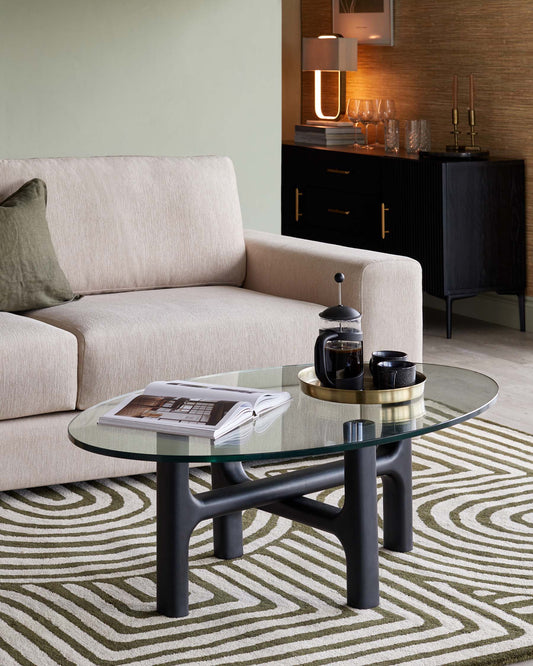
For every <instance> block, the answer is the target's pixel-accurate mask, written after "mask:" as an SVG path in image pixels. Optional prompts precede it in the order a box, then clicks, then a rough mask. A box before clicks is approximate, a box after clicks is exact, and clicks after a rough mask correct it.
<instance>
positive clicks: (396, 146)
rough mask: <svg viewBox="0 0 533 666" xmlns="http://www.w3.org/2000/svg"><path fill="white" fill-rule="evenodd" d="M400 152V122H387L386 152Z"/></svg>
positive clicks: (391, 119) (393, 120)
mask: <svg viewBox="0 0 533 666" xmlns="http://www.w3.org/2000/svg"><path fill="white" fill-rule="evenodd" d="M399 150H400V122H399V121H398V120H396V119H395V118H389V119H388V120H385V151H386V152H388V153H397V152H398V151H399Z"/></svg>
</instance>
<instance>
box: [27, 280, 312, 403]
mask: <svg viewBox="0 0 533 666" xmlns="http://www.w3.org/2000/svg"><path fill="white" fill-rule="evenodd" d="M323 309H324V308H323V306H321V305H316V304H312V303H306V302H303V301H294V300H291V299H286V298H280V297H278V296H270V295H268V294H262V293H258V292H253V291H250V290H248V289H242V288H239V287H226V286H212V287H183V288H179V289H158V290H152V291H136V292H125V293H118V294H98V295H93V296H84V297H83V298H81V299H80V300H78V301H73V302H72V303H66V304H64V305H61V306H57V307H52V308H47V309H44V310H37V311H33V312H31V313H29V315H28V316H31V317H34V318H36V319H39V320H40V321H43V322H47V323H49V324H52V325H54V326H57V327H59V328H63V329H65V330H66V331H70V332H72V333H74V334H75V335H76V337H77V338H78V345H79V390H78V402H77V407H78V409H85V408H87V407H89V406H91V405H93V404H95V403H97V402H99V401H101V400H105V399H108V398H111V397H113V396H115V395H119V394H122V393H126V392H128V391H133V390H136V389H141V388H144V387H145V386H146V385H147V384H148V383H149V382H151V381H153V380H159V379H161V380H165V379H166V380H170V379H177V378H188V377H194V376H197V375H203V374H210V373H216V372H223V371H228V370H238V369H247V368H254V367H268V366H277V365H285V364H293V363H306V362H312V358H313V345H314V340H315V338H316V336H317V333H318V313H319V312H320V311H321V310H323Z"/></svg>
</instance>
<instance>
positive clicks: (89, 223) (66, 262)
mask: <svg viewBox="0 0 533 666" xmlns="http://www.w3.org/2000/svg"><path fill="white" fill-rule="evenodd" d="M32 178H40V179H42V180H43V181H44V182H45V183H46V185H47V188H48V203H47V219H48V226H49V229H50V235H51V238H52V243H53V245H54V247H55V250H56V253H57V258H58V261H59V264H60V266H61V268H62V269H63V271H64V273H65V275H66V277H67V280H68V281H69V283H70V285H71V287H72V289H73V290H74V291H75V292H76V293H79V294H91V293H102V292H117V291H131V290H133V289H139V290H143V289H155V288H162V287H183V286H190V285H205V284H231V285H238V286H240V285H242V282H243V280H244V273H245V269H246V252H245V247H244V236H243V229H242V218H241V211H240V204H239V195H238V191H237V182H236V179H235V172H234V169H233V164H232V163H231V161H230V159H229V158H227V157H214V156H205V157H136V156H126V157H59V158H53V159H52V158H50V159H41V158H32V159H22V160H0V200H2V199H3V198H5V197H6V196H8V195H9V194H11V193H12V192H14V191H15V190H16V189H18V188H19V187H20V186H21V185H23V184H24V183H25V182H26V181H27V180H30V179H32ZM177 257H179V259H176V258H177Z"/></svg>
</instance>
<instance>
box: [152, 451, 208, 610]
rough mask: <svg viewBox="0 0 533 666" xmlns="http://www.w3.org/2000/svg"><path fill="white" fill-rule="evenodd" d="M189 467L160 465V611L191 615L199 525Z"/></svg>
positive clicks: (166, 463)
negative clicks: (192, 549)
mask: <svg viewBox="0 0 533 666" xmlns="http://www.w3.org/2000/svg"><path fill="white" fill-rule="evenodd" d="M196 513H197V512H196V511H195V507H194V498H193V496H192V495H191V492H190V490H189V464H188V463H174V462H158V463H157V610H158V611H159V612H160V613H162V614H163V615H166V616H167V617H184V616H185V615H187V614H188V612H189V541H190V538H191V534H192V531H193V529H194V527H195V525H196V524H197V522H198V520H197V515H196Z"/></svg>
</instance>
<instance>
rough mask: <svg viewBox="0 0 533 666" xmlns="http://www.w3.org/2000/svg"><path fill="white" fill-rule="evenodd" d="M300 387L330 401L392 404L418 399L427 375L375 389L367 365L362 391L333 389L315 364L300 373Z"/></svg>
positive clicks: (422, 392)
mask: <svg viewBox="0 0 533 666" xmlns="http://www.w3.org/2000/svg"><path fill="white" fill-rule="evenodd" d="M298 379H299V380H300V388H301V389H302V391H303V392H304V393H305V394H306V395H309V396H311V397H312V398H318V400H328V401H329V402H344V403H349V404H352V405H392V404H397V403H400V402H407V401H408V400H416V399H417V398H420V397H421V396H422V395H424V384H425V382H426V376H425V375H423V374H422V373H421V372H417V373H416V383H415V384H413V385H412V386H405V387H403V388H396V389H375V388H374V384H373V380H372V375H371V374H370V371H369V370H368V365H365V374H364V382H363V390H362V391H355V390H354V391H347V390H345V389H333V388H328V387H327V386H322V384H321V383H320V382H319V380H318V379H317V376H316V375H315V369H314V367H313V366H311V367H309V368H304V369H303V370H300V372H299V373H298Z"/></svg>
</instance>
